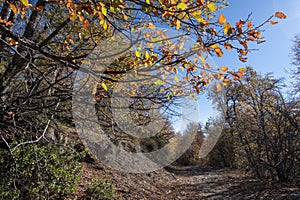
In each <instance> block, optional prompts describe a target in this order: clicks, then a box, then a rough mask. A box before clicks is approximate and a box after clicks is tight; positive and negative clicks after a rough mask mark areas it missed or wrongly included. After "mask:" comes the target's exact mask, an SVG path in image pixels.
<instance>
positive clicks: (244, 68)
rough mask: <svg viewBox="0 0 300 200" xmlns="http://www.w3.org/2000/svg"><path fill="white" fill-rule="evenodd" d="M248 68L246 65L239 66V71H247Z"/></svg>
mask: <svg viewBox="0 0 300 200" xmlns="http://www.w3.org/2000/svg"><path fill="white" fill-rule="evenodd" d="M246 70H247V68H246V67H241V68H239V71H242V72H243V71H246Z"/></svg>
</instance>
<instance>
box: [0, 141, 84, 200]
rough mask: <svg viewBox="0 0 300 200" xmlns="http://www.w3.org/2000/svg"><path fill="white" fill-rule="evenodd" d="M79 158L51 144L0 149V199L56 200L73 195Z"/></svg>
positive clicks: (76, 181) (77, 178) (79, 171)
mask: <svg viewBox="0 0 300 200" xmlns="http://www.w3.org/2000/svg"><path fill="white" fill-rule="evenodd" d="M78 159H79V155H78V154H77V153H76V154H75V153H73V152H71V151H70V150H66V149H64V148H62V147H61V146H58V145H53V144H47V145H46V144H30V145H24V146H21V147H19V148H17V149H16V150H15V151H14V152H13V155H11V154H10V153H9V152H8V151H5V150H3V149H1V150H0V199H58V198H64V197H66V196H68V195H71V194H72V193H74V192H75V189H76V185H77V184H78V182H79V180H80V175H81V166H80V164H79V162H78Z"/></svg>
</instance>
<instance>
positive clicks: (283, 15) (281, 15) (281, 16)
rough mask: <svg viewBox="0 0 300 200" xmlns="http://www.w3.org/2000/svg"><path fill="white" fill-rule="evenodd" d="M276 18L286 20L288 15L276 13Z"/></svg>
mask: <svg viewBox="0 0 300 200" xmlns="http://www.w3.org/2000/svg"><path fill="white" fill-rule="evenodd" d="M275 17H277V18H279V19H285V18H286V15H285V14H284V13H283V12H276V13H275Z"/></svg>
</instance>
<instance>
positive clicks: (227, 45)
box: [224, 42, 232, 50]
mask: <svg viewBox="0 0 300 200" xmlns="http://www.w3.org/2000/svg"><path fill="white" fill-rule="evenodd" d="M224 48H225V49H227V50H231V49H232V45H231V44H230V43H228V42H226V43H225V44H224Z"/></svg>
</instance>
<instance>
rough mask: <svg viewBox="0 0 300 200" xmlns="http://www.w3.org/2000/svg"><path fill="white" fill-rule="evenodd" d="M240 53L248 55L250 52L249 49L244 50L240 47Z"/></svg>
mask: <svg viewBox="0 0 300 200" xmlns="http://www.w3.org/2000/svg"><path fill="white" fill-rule="evenodd" d="M239 52H240V54H242V55H243V56H246V55H247V54H248V52H247V51H245V50H243V49H240V50H239Z"/></svg>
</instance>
